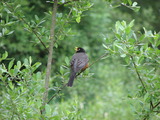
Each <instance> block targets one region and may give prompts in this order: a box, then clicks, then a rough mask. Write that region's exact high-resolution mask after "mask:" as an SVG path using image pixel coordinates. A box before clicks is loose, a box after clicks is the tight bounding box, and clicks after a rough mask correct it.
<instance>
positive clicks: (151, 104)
mask: <svg viewBox="0 0 160 120" xmlns="http://www.w3.org/2000/svg"><path fill="white" fill-rule="evenodd" d="M130 58H131V60H132V63H133V66H134V69H135V71H136V74H137V76H138V79H139V81H140V82H141V84H142V86H143V88H144V91H145V92H146V93H147V92H148V91H147V89H146V87H145V85H144V82H143V80H142V78H141V76H140V73H139V71H138V69H137V65H136V63H135V62H134V58H133V56H130ZM158 105H160V101H159V102H158V103H157V104H156V105H153V102H152V100H150V110H152V111H153V112H157V113H159V112H160V111H154V109H155V108H156V107H157V106H158ZM144 120H145V118H144Z"/></svg>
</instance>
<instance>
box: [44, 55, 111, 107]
mask: <svg viewBox="0 0 160 120" xmlns="http://www.w3.org/2000/svg"><path fill="white" fill-rule="evenodd" d="M107 55H108V54H107V53H105V54H103V55H102V56H100V57H99V58H98V59H96V60H95V61H94V62H92V63H91V64H90V65H89V66H88V68H90V67H91V66H92V65H94V64H95V63H96V62H98V61H99V60H101V59H102V58H104V57H105V56H107ZM88 68H86V69H88ZM82 72H84V71H81V72H79V73H78V74H77V75H76V77H77V76H79V75H80V74H81V73H82ZM66 86H67V83H65V84H64V85H62V87H61V88H60V89H59V90H58V91H57V92H56V93H55V94H54V95H53V96H52V97H51V98H50V99H49V100H48V102H47V104H49V103H50V102H51V100H52V99H53V98H55V97H56V96H57V94H58V93H60V92H61V91H62V90H63V89H64V88H65V87H66Z"/></svg>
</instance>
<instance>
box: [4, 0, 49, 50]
mask: <svg viewBox="0 0 160 120" xmlns="http://www.w3.org/2000/svg"><path fill="white" fill-rule="evenodd" d="M3 3H4V4H5V5H7V6H8V7H9V8H11V9H12V11H14V9H13V7H11V6H10V5H8V4H7V3H6V2H3ZM17 18H18V20H20V21H23V22H24V23H25V24H27V25H28V27H29V28H30V29H31V31H32V32H33V33H34V35H35V36H36V37H37V38H38V40H39V41H40V42H41V44H42V45H43V46H44V48H45V49H46V51H47V52H48V53H49V51H48V49H47V47H46V45H45V44H44V43H43V41H42V39H41V38H40V37H39V36H38V34H37V32H36V31H35V30H34V29H33V28H32V27H31V25H30V24H29V23H27V22H26V20H25V19H24V18H23V17H20V15H17Z"/></svg>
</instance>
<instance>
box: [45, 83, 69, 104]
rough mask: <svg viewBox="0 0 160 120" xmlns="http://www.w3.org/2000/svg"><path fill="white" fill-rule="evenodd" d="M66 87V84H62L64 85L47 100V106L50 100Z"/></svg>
mask: <svg viewBox="0 0 160 120" xmlns="http://www.w3.org/2000/svg"><path fill="white" fill-rule="evenodd" d="M66 86H67V83H66V84H64V85H63V86H62V87H61V88H60V89H59V90H58V91H57V92H56V93H55V94H54V95H53V96H52V97H51V98H50V99H49V100H48V102H47V104H49V103H50V102H51V100H52V99H53V98H54V97H56V95H57V94H58V93H60V92H61V91H62V90H63V89H64V88H65V87H66Z"/></svg>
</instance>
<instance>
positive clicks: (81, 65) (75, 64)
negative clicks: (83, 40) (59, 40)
mask: <svg viewBox="0 0 160 120" xmlns="http://www.w3.org/2000/svg"><path fill="white" fill-rule="evenodd" d="M75 50H76V53H75V54H74V55H73V57H72V59H71V62H70V65H71V73H70V79H69V81H68V84H67V85H68V86H69V87H72V85H73V81H74V79H75V78H76V74H77V73H78V72H81V71H84V70H85V69H86V68H87V67H88V61H89V59H88V56H87V54H86V52H85V50H84V49H83V48H81V47H75Z"/></svg>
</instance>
